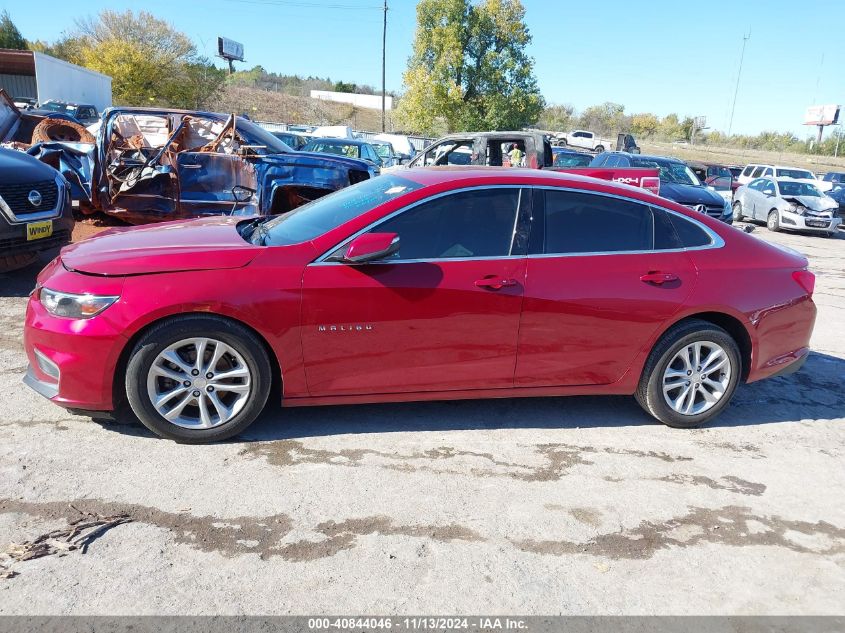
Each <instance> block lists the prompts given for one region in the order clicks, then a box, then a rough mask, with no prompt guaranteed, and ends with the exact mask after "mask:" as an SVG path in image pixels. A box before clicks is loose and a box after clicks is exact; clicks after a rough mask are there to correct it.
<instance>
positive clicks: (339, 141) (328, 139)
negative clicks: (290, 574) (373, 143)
mask: <svg viewBox="0 0 845 633" xmlns="http://www.w3.org/2000/svg"><path fill="white" fill-rule="evenodd" d="M309 143H334V144H336V145H369V143H368V142H367V141H362V140H361V139H357V138H335V137H333V136H317V137H315V138H312V139H311V140H310V141H309Z"/></svg>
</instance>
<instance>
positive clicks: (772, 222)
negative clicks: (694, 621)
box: [766, 209, 780, 233]
mask: <svg viewBox="0 0 845 633" xmlns="http://www.w3.org/2000/svg"><path fill="white" fill-rule="evenodd" d="M766 228H767V229H769V230H770V231H772V232H774V233H777V232H778V231H780V216H779V215H778V212H777V211H775V210H774V209H772V210H771V211H769V217H768V218H767V219H766Z"/></svg>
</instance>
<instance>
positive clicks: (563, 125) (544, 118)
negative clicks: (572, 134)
mask: <svg viewBox="0 0 845 633" xmlns="http://www.w3.org/2000/svg"><path fill="white" fill-rule="evenodd" d="M574 120H575V108H573V107H572V106H571V105H551V106H548V107H547V108H545V109H544V110H543V112H542V114H540V119H539V121H538V122H537V125H538V126H539V127H540V129H542V130H551V131H553V132H566V131H568V130H569V129H571V128H572V125H573V122H574Z"/></svg>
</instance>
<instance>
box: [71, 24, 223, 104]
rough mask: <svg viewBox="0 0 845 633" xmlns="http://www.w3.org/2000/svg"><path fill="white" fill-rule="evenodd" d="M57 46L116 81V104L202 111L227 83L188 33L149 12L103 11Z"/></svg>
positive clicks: (73, 59)
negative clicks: (200, 108)
mask: <svg viewBox="0 0 845 633" xmlns="http://www.w3.org/2000/svg"><path fill="white" fill-rule="evenodd" d="M55 47H56V48H57V49H60V50H61V52H62V53H63V54H64V55H65V56H66V58H67V59H68V61H71V62H73V63H76V64H80V65H82V66H85V67H87V68H91V69H92V70H96V71H98V72H101V73H103V74H106V75H109V76H110V77H111V78H112V92H113V98H114V101H115V102H116V103H122V104H133V105H139V104H154V105H163V106H171V107H183V108H197V107H202V106H203V104H205V103H206V102H207V101H208V100H209V99H210V98H211V97H212V96H213V95H214V93H216V92H217V90H218V89H219V88H220V86H221V85H222V84H223V81H224V79H225V77H224V75H223V73H222V71H220V70H218V69H217V68H215V67H214V66H213V65H212V64H211V62H210V61H209V60H208V59H206V58H204V57H201V56H199V55H198V54H197V50H196V47H195V46H194V44H193V42H192V41H191V40H190V38H188V36H187V35H185V34H184V33H182V32H180V31H177V30H176V29H175V28H173V27H172V26H171V25H170V24H169V23H167V22H166V21H164V20H161V19H158V18H156V17H155V16H153V15H152V14H150V13H147V12H145V11H140V12H138V13H137V14H136V13H134V12H133V11H131V10H129V11H124V12H117V11H111V10H104V11H102V12H100V14H99V15H98V16H97V17H96V18H87V19H85V20H81V21H79V22H78V23H77V29H76V31H75V32H74V33H72V34H70V35H69V36H67V37H65V38H63V40H60V42H58V43H57V44H56V45H55Z"/></svg>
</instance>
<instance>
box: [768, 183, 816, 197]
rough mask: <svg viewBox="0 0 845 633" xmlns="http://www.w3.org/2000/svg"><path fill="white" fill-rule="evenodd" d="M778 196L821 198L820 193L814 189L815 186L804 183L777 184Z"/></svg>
mask: <svg viewBox="0 0 845 633" xmlns="http://www.w3.org/2000/svg"><path fill="white" fill-rule="evenodd" d="M778 185H779V186H780V195H782V196H812V197H813V198H821V197H822V192H821V191H819V190H818V189H816V187H815V185H811V184H808V183H806V182H779V183H778Z"/></svg>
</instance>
